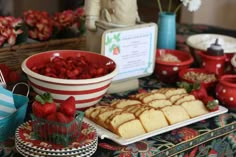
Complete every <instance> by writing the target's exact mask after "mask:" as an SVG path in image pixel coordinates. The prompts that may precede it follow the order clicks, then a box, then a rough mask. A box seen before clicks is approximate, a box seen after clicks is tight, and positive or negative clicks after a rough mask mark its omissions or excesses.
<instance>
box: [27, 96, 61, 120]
mask: <svg viewBox="0 0 236 157" xmlns="http://www.w3.org/2000/svg"><path fill="white" fill-rule="evenodd" d="M56 110H57V106H56V103H55V102H54V101H53V99H52V97H51V94H50V93H44V94H42V95H36V97H35V101H34V102H33V104H32V111H33V114H34V115H35V116H36V117H40V118H46V116H48V115H50V114H52V113H55V112H56Z"/></svg>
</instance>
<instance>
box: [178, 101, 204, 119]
mask: <svg viewBox="0 0 236 157" xmlns="http://www.w3.org/2000/svg"><path fill="white" fill-rule="evenodd" d="M181 106H183V108H184V109H185V110H186V111H187V113H188V114H189V116H190V117H191V118H194V117H197V116H200V115H203V114H207V113H208V112H209V111H208V110H207V108H206V107H205V105H204V103H203V102H202V101H201V100H193V101H188V102H184V103H182V104H181Z"/></svg>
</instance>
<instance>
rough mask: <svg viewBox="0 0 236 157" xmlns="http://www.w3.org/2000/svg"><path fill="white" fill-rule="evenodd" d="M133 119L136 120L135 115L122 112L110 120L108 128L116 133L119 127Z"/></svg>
mask: <svg viewBox="0 0 236 157" xmlns="http://www.w3.org/2000/svg"><path fill="white" fill-rule="evenodd" d="M132 119H135V116H134V114H132V113H129V112H121V113H120V114H117V115H115V116H113V117H112V118H111V119H110V121H109V123H108V128H109V129H110V130H111V131H113V132H116V130H117V128H118V126H119V125H121V124H122V123H124V122H127V121H129V120H132Z"/></svg>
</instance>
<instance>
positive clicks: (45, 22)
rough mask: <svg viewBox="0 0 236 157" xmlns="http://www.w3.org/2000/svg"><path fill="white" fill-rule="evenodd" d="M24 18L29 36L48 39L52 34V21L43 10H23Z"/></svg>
mask: <svg viewBox="0 0 236 157" xmlns="http://www.w3.org/2000/svg"><path fill="white" fill-rule="evenodd" d="M24 20H25V23H26V25H27V26H28V29H29V37H30V38H32V39H38V40H41V41H43V40H48V39H49V38H50V37H51V36H52V32H53V23H52V19H51V17H50V15H49V14H48V13H47V12H45V11H34V10H28V11H25V12H24Z"/></svg>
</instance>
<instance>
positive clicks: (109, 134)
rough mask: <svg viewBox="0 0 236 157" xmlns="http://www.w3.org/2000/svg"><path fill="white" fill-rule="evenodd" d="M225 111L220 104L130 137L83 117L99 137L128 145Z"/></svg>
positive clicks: (226, 110)
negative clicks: (193, 116) (210, 110)
mask: <svg viewBox="0 0 236 157" xmlns="http://www.w3.org/2000/svg"><path fill="white" fill-rule="evenodd" d="M226 112H228V109H227V108H225V107H223V106H220V107H219V110H217V111H215V112H210V113H208V114H205V115H202V116H198V117H195V118H192V119H189V120H186V121H183V122H179V123H176V124H173V125H170V126H167V127H164V128H161V129H158V130H154V131H152V132H149V133H146V134H143V135H140V136H136V137H134V138H130V139H124V138H121V137H120V136H118V135H116V134H114V133H112V132H111V131H109V130H107V129H105V128H103V127H101V126H99V125H97V124H96V123H94V122H92V121H90V120H89V119H87V118H84V121H85V122H86V123H88V124H91V125H92V126H94V127H95V128H96V130H97V134H98V136H99V137H100V138H101V139H104V138H107V139H110V140H112V141H114V142H116V143H118V144H120V145H128V144H131V143H135V142H137V141H141V140H144V139H147V138H149V137H152V136H155V135H159V134H162V133H165V132H168V131H171V130H174V129H177V128H180V127H183V126H186V125H189V124H193V123H196V122H199V121H201V120H205V119H208V118H211V117H214V116H217V115H220V114H223V113H226Z"/></svg>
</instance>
